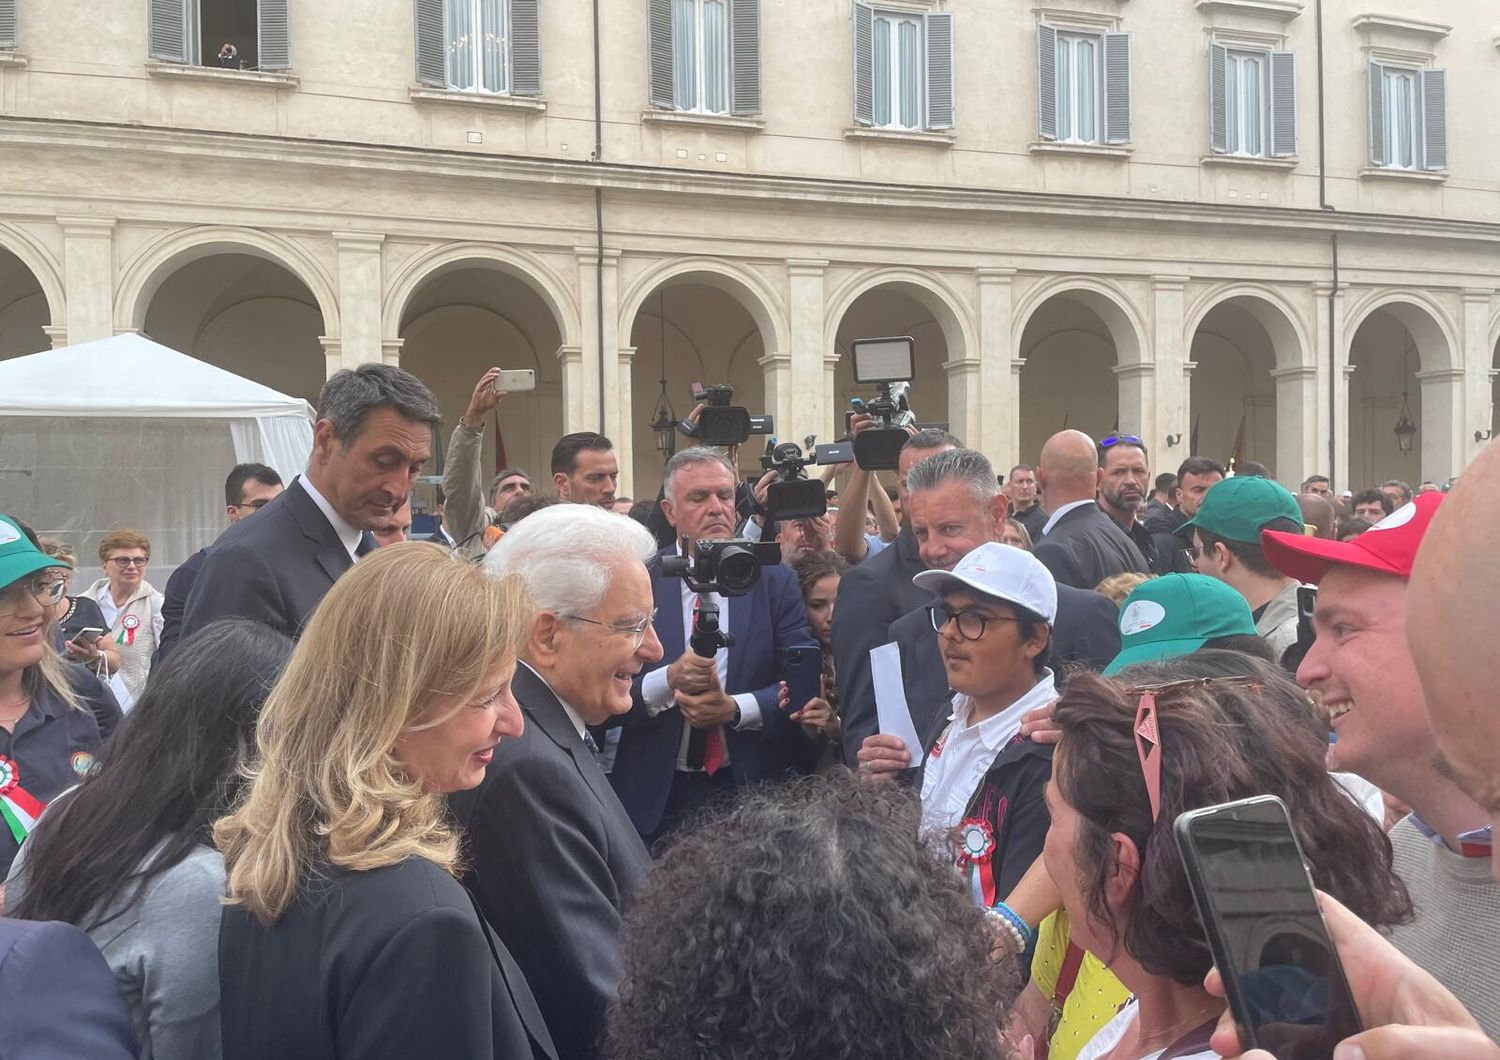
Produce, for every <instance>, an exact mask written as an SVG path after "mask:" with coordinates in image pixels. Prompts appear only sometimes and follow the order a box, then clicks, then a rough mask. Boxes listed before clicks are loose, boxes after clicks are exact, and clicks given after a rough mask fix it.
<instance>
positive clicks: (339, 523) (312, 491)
mask: <svg viewBox="0 0 1500 1060" xmlns="http://www.w3.org/2000/svg"><path fill="white" fill-rule="evenodd" d="M297 481H298V482H300V483H302V488H303V489H305V490H307V495H308V496H309V497H311V498H312V500H313V503H314V504H316V505H317V506H318V511H320V512H322V513H323V518H325V519H327V520H328V525H329V526H331V527H333V532H334V533H335V534H337V535H338V536H339V544H341V545H343V546H344V548H345V549H346V550H348V552H349V558H350V559H354V550H355V549H357V548H359V539H360V537H361V531H360V529H359V527H357V526H354V525H352V524H351V523H348V522H346V521H345V520H344V517H343V516H342V515H340V514H339V513H338V512H336V511H334V510H333V505H331V504H329V503H328V498H327V497H324V496H323V495H322V494H321V493H319V492H318V487H316V486H314V485H313V484H312V479H310V478H308V477H307V476H306V475H298V476H297Z"/></svg>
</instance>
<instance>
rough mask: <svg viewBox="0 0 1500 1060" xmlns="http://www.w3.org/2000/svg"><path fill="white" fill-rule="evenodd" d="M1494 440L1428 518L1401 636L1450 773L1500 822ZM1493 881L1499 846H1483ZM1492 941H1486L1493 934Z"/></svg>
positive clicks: (1499, 867)
mask: <svg viewBox="0 0 1500 1060" xmlns="http://www.w3.org/2000/svg"><path fill="white" fill-rule="evenodd" d="M1497 526H1500V442H1493V443H1491V444H1490V445H1489V446H1487V447H1486V448H1485V450H1484V452H1482V453H1480V454H1479V457H1478V459H1476V460H1475V461H1474V463H1472V464H1470V465H1469V469H1468V470H1467V471H1465V472H1464V475H1463V478H1462V479H1461V480H1460V482H1459V484H1458V485H1456V486H1454V487H1453V492H1451V493H1450V494H1448V499H1447V500H1446V501H1444V502H1443V505H1442V507H1441V508H1440V509H1439V510H1438V512H1437V514H1436V515H1435V516H1434V517H1433V520H1432V526H1431V527H1430V528H1429V529H1428V531H1427V536H1426V537H1425V538H1424V539H1423V541H1422V547H1421V549H1420V551H1418V553H1417V560H1416V564H1415V566H1414V567H1413V568H1412V574H1411V585H1410V588H1409V589H1408V590H1407V602H1406V634H1407V638H1408V640H1409V641H1410V642H1411V654H1412V659H1413V661H1414V662H1415V663H1416V665H1417V673H1418V675H1419V676H1420V677H1421V679H1422V689H1423V692H1424V693H1425V695H1424V700H1425V702H1426V704H1427V714H1428V717H1429V718H1430V719H1431V722H1432V729H1433V734H1434V735H1435V736H1436V738H1437V744H1438V749H1439V751H1441V752H1442V755H1443V758H1444V760H1445V761H1446V763H1447V765H1448V770H1449V771H1450V772H1451V773H1452V775H1453V779H1454V780H1455V781H1456V782H1457V783H1458V785H1459V787H1461V788H1463V789H1464V791H1465V793H1466V794H1468V795H1469V797H1470V798H1472V799H1473V800H1474V801H1475V802H1477V803H1479V805H1480V806H1481V807H1482V808H1483V810H1484V811H1485V813H1487V814H1488V815H1489V819H1490V822H1491V827H1492V828H1493V826H1494V825H1495V824H1500V706H1497V705H1496V701H1495V689H1496V688H1500V653H1497V652H1495V651H1494V650H1493V648H1494V645H1495V643H1496V640H1497V635H1500V612H1497V611H1496V608H1495V602H1496V600H1497V599H1500V553H1497V552H1496V550H1495V529H1496V527H1497ZM1491 857H1492V869H1493V872H1494V876H1495V879H1496V881H1497V882H1500V851H1494V849H1493V844H1492V850H1491ZM1491 942H1492V944H1493V943H1494V940H1491Z"/></svg>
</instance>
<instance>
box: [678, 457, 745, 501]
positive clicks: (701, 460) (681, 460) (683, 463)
mask: <svg viewBox="0 0 1500 1060" xmlns="http://www.w3.org/2000/svg"><path fill="white" fill-rule="evenodd" d="M695 464H718V465H720V466H721V467H723V468H724V470H725V471H728V472H729V480H730V481H731V482H733V483H735V484H736V485H738V484H739V481H740V475H739V472H738V471H736V470H735V469H734V465H733V464H731V463H730V462H729V458H728V457H727V456H725V455H724V454H723V453H721V452H719V451H718V450H717V449H710V448H708V446H706V445H695V446H692V447H691V448H688V449H684V450H683V451H682V452H680V453H677V454H675V455H673V457H672V458H671V459H670V460H668V461H667V466H666V468H665V469H664V470H663V471H662V481H663V483H664V484H665V485H664V487H663V488H664V490H665V492H666V496H667V500H669V501H671V502H672V503H674V504H675V503H677V494H676V493H675V491H674V490H673V480H674V479H675V478H676V477H677V472H679V471H681V470H682V469H683V468H687V467H692V466H694V465H695Z"/></svg>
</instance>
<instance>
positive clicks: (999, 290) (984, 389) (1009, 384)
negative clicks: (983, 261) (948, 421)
mask: <svg viewBox="0 0 1500 1060" xmlns="http://www.w3.org/2000/svg"><path fill="white" fill-rule="evenodd" d="M1015 275H1016V270H1015V269H992V268H983V269H976V270H975V271H974V279H975V281H976V282H977V284H978V286H979V292H978V308H979V371H978V375H977V387H976V390H977V393H975V394H973V395H972V398H971V404H970V406H969V407H970V408H971V409H972V410H973V411H974V412H975V414H976V415H975V419H974V420H973V421H971V425H970V428H969V433H970V435H972V436H973V437H967V438H965V441H967V442H968V443H969V444H970V445H972V446H974V447H975V448H976V449H978V450H979V451H980V452H982V453H984V455H985V456H987V457H989V458H990V462H991V463H993V464H994V465H995V473H996V474H1000V475H1004V474H1007V473H1009V471H1010V469H1011V468H1012V467H1014V466H1015V465H1016V464H1017V463H1018V462H1019V456H1020V452H1021V392H1020V377H1019V376H1018V375H1017V369H1016V368H1015V367H1014V366H1013V364H1012V357H1013V352H1012V349H1011V347H1012V345H1013V343H1014V341H1015V337H1014V336H1013V335H1012V328H1013V323H1012V320H1011V306H1012V293H1013V292H1012V288H1011V284H1012V281H1013V280H1014V279H1015Z"/></svg>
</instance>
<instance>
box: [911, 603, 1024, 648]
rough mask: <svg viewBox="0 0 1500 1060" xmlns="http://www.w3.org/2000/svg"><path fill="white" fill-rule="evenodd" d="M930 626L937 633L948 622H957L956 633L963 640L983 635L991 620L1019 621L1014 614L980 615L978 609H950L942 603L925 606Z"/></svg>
mask: <svg viewBox="0 0 1500 1060" xmlns="http://www.w3.org/2000/svg"><path fill="white" fill-rule="evenodd" d="M927 615H928V617H929V618H931V620H932V628H933V629H934V630H937V631H938V632H939V633H941V632H942V630H943V627H944V626H946V625H947V624H948V623H949V622H956V623H958V635H959V636H960V637H962V638H963V639H964V640H978V639H979V638H981V637H983V636H984V627H985V626H986V625H988V624H989V623H991V622H1019V621H1020V619H1019V618H1017V617H1016V616H1015V615H981V614H980V613H979V612H978V611H950V610H948V608H947V606H946V605H944V604H933V605H932V606H930V607H929V608H927Z"/></svg>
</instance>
